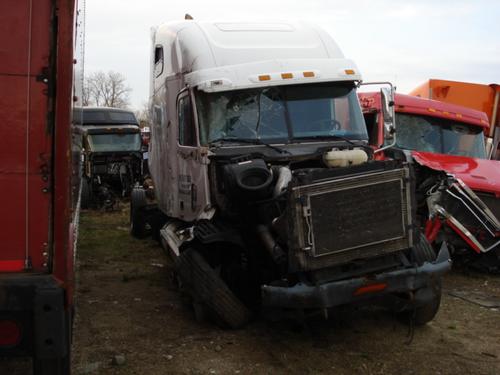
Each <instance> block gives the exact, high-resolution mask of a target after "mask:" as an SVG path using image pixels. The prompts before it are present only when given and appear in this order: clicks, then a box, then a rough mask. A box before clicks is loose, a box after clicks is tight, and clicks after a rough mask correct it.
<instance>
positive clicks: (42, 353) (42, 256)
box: [0, 0, 83, 375]
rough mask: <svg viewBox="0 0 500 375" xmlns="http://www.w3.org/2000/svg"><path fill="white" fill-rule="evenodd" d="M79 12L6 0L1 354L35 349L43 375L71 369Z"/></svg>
mask: <svg viewBox="0 0 500 375" xmlns="http://www.w3.org/2000/svg"><path fill="white" fill-rule="evenodd" d="M76 18H77V7H76V1H75V0H36V1H34V0H31V1H22V2H19V1H14V0H7V1H2V2H0V45H1V46H2V48H1V49H0V88H1V90H0V114H1V121H0V134H1V135H2V138H1V140H2V141H1V146H0V207H1V210H2V211H1V215H0V356H23V355H27V356H32V357H33V367H34V373H35V374H47V375H48V374H50V375H58V374H69V364H70V361H69V353H70V336H71V335H70V332H71V320H72V306H73V282H74V279H73V264H74V261H73V259H74V244H75V241H76V224H77V219H78V209H77V206H78V205H77V198H78V196H79V183H78V181H79V178H78V176H79V161H80V152H79V150H78V146H77V145H78V142H77V141H76V139H74V138H73V137H74V135H73V133H72V129H73V127H72V116H73V111H72V106H73V103H74V102H75V104H78V103H76V102H77V101H78V99H80V96H79V95H80V94H79V92H78V87H79V86H81V85H79V83H81V77H82V75H81V73H82V72H81V71H80V70H78V69H79V67H80V64H81V62H82V60H81V57H80V56H79V55H78V53H76V54H74V51H79V50H81V48H82V46H83V44H82V43H81V41H80V40H79V38H78V36H79V35H80V34H78V32H77V30H76V27H75V25H76V21H77V20H76ZM75 59H76V60H75ZM75 147H77V148H75Z"/></svg>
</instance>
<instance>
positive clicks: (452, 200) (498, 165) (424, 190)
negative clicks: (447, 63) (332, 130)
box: [359, 93, 500, 271]
mask: <svg viewBox="0 0 500 375" xmlns="http://www.w3.org/2000/svg"><path fill="white" fill-rule="evenodd" d="M359 98H360V102H361V106H362V109H363V114H364V116H365V121H366V124H367V128H368V132H369V138H370V144H371V145H372V146H374V147H376V148H378V147H382V146H383V145H384V144H386V143H388V142H392V141H388V140H387V139H386V137H385V136H386V134H384V133H385V132H384V116H383V110H382V109H381V100H380V94H379V93H360V94H359ZM394 106H395V108H394V109H395V113H396V120H395V123H396V124H397V131H396V139H395V143H396V147H395V148H393V149H390V150H388V152H387V153H386V154H384V153H381V154H379V155H378V157H379V158H382V159H383V158H385V157H387V156H389V157H396V158H397V157H404V158H409V159H411V160H413V161H414V162H415V163H414V165H415V170H416V172H417V181H418V182H417V191H418V193H419V194H418V200H419V205H418V207H419V208H418V213H419V217H420V224H421V226H422V228H423V230H424V231H425V234H426V236H427V238H428V240H429V242H431V243H432V242H434V243H436V242H437V243H439V242H443V241H446V242H447V243H448V245H450V247H451V250H452V252H454V253H455V254H460V253H462V255H465V258H467V260H470V261H472V262H473V263H474V264H475V265H477V266H480V267H481V268H486V269H488V270H490V271H500V249H499V248H500V227H499V222H498V218H500V161H495V160H488V159H487V154H486V149H485V142H484V134H485V133H487V132H488V130H489V124H488V117H487V116H486V114H485V113H483V112H480V111H477V110H473V109H470V108H465V107H462V106H458V105H454V104H448V103H443V102H439V101H435V100H430V99H423V98H418V97H414V96H409V95H402V94H396V95H395V103H394ZM394 150H395V151H394ZM395 152H396V154H395ZM398 152H399V155H398V154H397V153H398ZM388 153H391V155H389V154H388ZM470 250H472V252H471V251H470ZM475 253H477V254H483V255H484V256H482V257H477V256H474V254H475ZM471 255H472V256H471Z"/></svg>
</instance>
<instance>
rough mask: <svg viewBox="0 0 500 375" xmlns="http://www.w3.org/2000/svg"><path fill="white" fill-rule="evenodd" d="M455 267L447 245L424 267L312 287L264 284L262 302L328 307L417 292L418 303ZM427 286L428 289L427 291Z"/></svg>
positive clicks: (319, 307)
mask: <svg viewBox="0 0 500 375" xmlns="http://www.w3.org/2000/svg"><path fill="white" fill-rule="evenodd" d="M450 269H451V260H450V254H449V252H448V249H447V247H446V245H444V246H443V247H442V248H441V250H440V251H439V254H438V257H437V259H436V260H435V261H434V262H432V263H428V262H426V263H424V264H423V265H422V266H419V267H414V268H405V269H401V270H396V271H391V272H384V273H380V274H377V275H374V276H373V277H370V278H367V277H360V278H354V279H349V280H341V281H334V282H329V283H325V284H321V285H316V286H310V285H305V284H302V283H299V284H296V285H294V286H293V287H279V286H270V285H263V286H262V288H261V293H262V302H263V305H264V306H266V307H279V308H289V309H306V308H307V309H324V308H329V307H334V306H339V305H344V304H348V303H352V302H356V301H359V300H362V299H366V298H368V297H375V296H380V295H384V294H390V293H405V292H409V291H412V292H416V293H415V303H417V304H421V303H425V302H427V301H428V300H431V299H432V297H433V296H432V293H429V292H428V291H430V290H431V289H432V288H428V287H432V286H434V285H436V283H437V281H438V279H439V278H440V277H441V276H442V275H443V274H444V273H446V272H448V271H449V270H450ZM424 288H427V291H426V292H424V290H423V289H424Z"/></svg>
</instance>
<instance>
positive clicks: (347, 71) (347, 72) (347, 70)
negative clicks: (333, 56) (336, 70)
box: [344, 69, 356, 75]
mask: <svg viewBox="0 0 500 375" xmlns="http://www.w3.org/2000/svg"><path fill="white" fill-rule="evenodd" d="M344 72H345V74H349V75H351V74H356V72H355V71H354V70H353V69H346V70H344Z"/></svg>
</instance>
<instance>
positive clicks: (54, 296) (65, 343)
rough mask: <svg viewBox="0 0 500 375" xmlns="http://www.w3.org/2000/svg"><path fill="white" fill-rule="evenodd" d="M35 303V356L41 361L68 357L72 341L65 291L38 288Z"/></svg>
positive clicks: (55, 288) (56, 288)
mask: <svg viewBox="0 0 500 375" xmlns="http://www.w3.org/2000/svg"><path fill="white" fill-rule="evenodd" d="M34 302H35V303H34V312H33V319H34V329H35V334H34V337H35V342H34V356H35V357H36V358H39V359H51V358H61V357H65V356H67V355H68V353H69V342H70V340H69V322H68V317H67V314H66V311H65V309H64V290H63V289H61V288H58V287H54V288H50V287H49V288H38V290H37V292H36V294H35V301H34Z"/></svg>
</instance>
